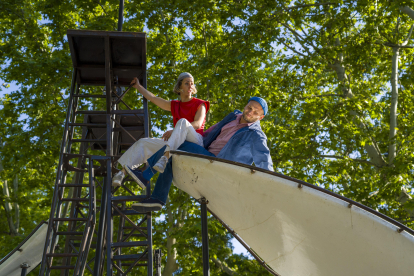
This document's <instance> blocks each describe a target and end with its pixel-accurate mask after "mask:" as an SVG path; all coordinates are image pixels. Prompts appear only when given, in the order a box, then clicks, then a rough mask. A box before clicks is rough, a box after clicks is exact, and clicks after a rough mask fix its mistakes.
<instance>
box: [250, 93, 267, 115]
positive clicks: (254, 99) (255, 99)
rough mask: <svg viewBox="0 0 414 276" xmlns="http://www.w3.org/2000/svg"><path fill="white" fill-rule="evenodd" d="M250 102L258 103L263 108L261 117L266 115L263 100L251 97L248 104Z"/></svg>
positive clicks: (265, 105) (265, 106) (265, 104)
mask: <svg viewBox="0 0 414 276" xmlns="http://www.w3.org/2000/svg"><path fill="white" fill-rule="evenodd" d="M250 101H255V102H258V103H259V104H260V105H261V106H262V108H263V115H266V113H267V103H266V101H265V100H264V99H262V98H259V97H251V98H250V100H249V102H250Z"/></svg>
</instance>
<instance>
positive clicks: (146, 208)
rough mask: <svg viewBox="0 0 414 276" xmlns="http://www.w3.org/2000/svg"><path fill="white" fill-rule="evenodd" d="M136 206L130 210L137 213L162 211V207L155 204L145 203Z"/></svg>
mask: <svg viewBox="0 0 414 276" xmlns="http://www.w3.org/2000/svg"><path fill="white" fill-rule="evenodd" d="M138 204H139V203H138ZM138 204H133V205H132V209H133V210H135V211H137V212H139V213H146V212H154V211H159V210H161V209H162V205H161V204H157V203H150V204H148V203H147V204H145V205H138Z"/></svg>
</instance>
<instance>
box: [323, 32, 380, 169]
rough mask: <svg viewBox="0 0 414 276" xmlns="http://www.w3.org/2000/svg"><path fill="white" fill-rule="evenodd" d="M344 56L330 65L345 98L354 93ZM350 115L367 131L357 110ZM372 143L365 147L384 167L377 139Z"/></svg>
mask: <svg viewBox="0 0 414 276" xmlns="http://www.w3.org/2000/svg"><path fill="white" fill-rule="evenodd" d="M339 43H340V42H339V40H338V39H337V40H336V41H335V44H336V46H339ZM342 60H343V56H342V54H339V57H338V60H336V61H335V62H334V63H333V64H329V67H331V68H332V69H333V70H334V71H335V72H336V76H337V78H338V80H339V82H340V83H341V84H340V87H341V91H342V95H343V97H344V98H352V97H353V96H354V94H353V93H352V90H351V87H350V85H349V79H348V76H347V75H346V72H345V67H344V66H343V65H342ZM350 115H351V116H352V119H353V121H354V122H355V123H356V125H357V126H358V127H359V128H360V129H361V130H362V131H363V132H366V128H365V126H364V124H363V123H362V122H358V121H360V120H359V119H358V114H357V112H356V111H351V112H350ZM370 140H371V143H369V144H368V143H367V144H366V145H365V146H364V148H365V150H366V152H367V154H368V156H369V158H370V160H371V162H373V163H374V164H376V165H377V166H378V167H382V166H384V165H386V163H385V161H384V159H383V157H382V155H381V152H380V150H379V149H378V147H377V146H376V143H375V141H373V140H372V138H371V139H370Z"/></svg>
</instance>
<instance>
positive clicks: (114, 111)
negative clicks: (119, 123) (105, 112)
mask: <svg viewBox="0 0 414 276" xmlns="http://www.w3.org/2000/svg"><path fill="white" fill-rule="evenodd" d="M111 114H137V115H140V116H143V115H144V110H143V109H135V110H113V111H111Z"/></svg>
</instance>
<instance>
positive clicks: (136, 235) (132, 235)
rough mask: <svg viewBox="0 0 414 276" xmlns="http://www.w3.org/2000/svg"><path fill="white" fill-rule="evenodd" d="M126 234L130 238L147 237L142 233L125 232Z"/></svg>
mask: <svg viewBox="0 0 414 276" xmlns="http://www.w3.org/2000/svg"><path fill="white" fill-rule="evenodd" d="M124 236H128V237H130V238H146V237H147V236H145V235H142V234H131V235H129V234H128V233H124Z"/></svg>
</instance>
